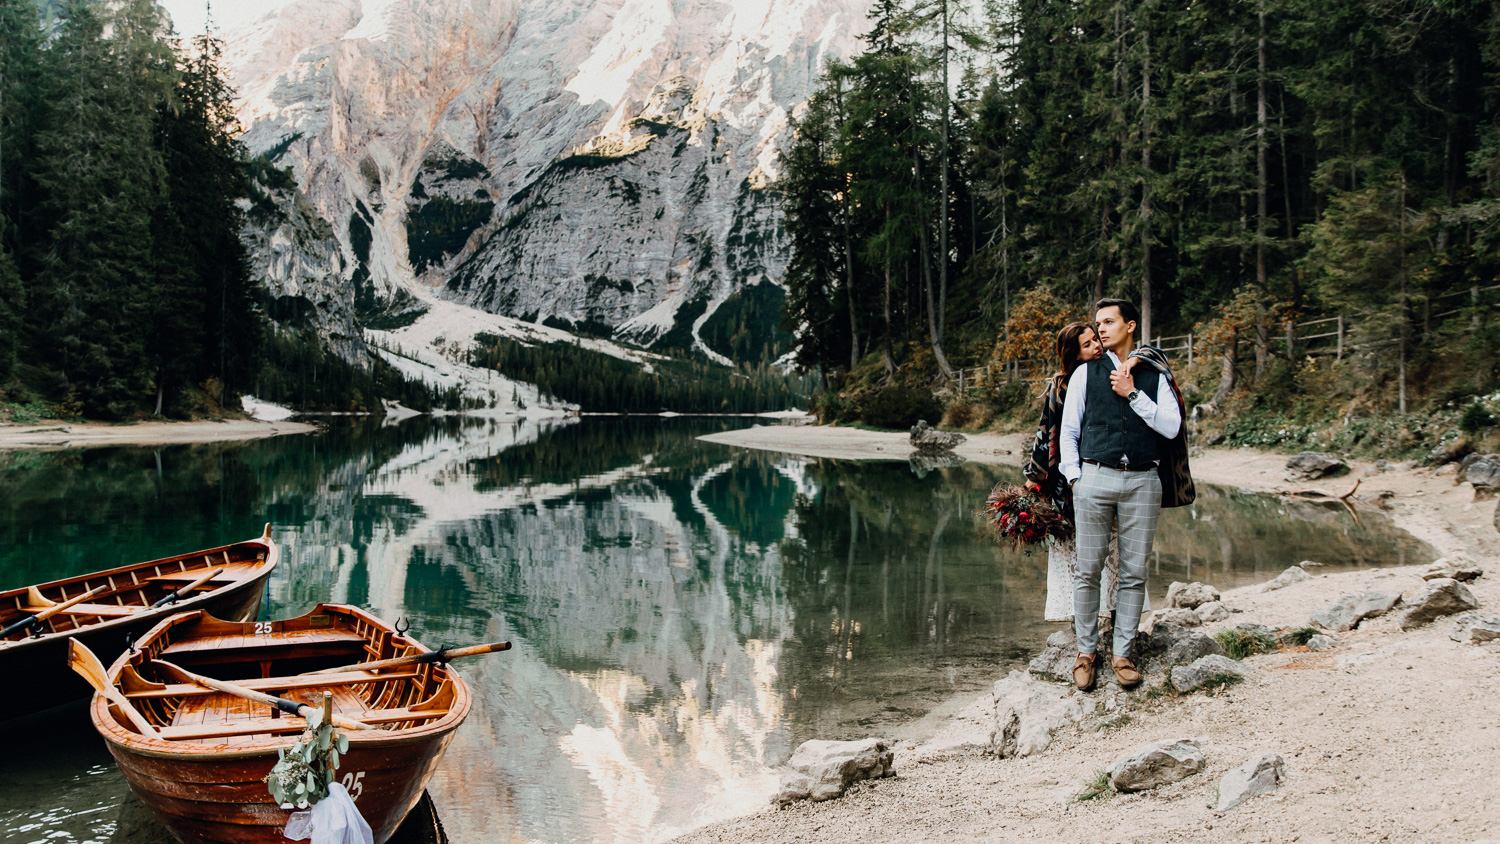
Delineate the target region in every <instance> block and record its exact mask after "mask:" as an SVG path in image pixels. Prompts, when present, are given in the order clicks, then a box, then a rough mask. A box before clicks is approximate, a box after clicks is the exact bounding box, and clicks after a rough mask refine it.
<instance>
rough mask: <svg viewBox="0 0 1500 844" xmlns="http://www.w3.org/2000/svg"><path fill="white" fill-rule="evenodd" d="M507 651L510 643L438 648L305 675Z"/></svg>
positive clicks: (364, 669)
mask: <svg viewBox="0 0 1500 844" xmlns="http://www.w3.org/2000/svg"><path fill="white" fill-rule="evenodd" d="M508 650H510V642H489V643H487V644H483V645H468V646H465V647H462V648H438V649H437V650H435V651H426V652H424V653H419V654H412V655H410V656H397V657H391V658H390V659H379V660H376V661H374V662H356V663H353V664H351V665H340V666H338V667H337V668H321V669H319V670H317V671H308V672H306V673H308V674H338V673H340V672H343V671H378V670H380V669H383V668H400V667H402V666H405V665H421V664H423V663H427V662H451V661H452V660H455V659H458V658H459V657H463V656H479V655H480V654H488V653H496V652H498V651H508Z"/></svg>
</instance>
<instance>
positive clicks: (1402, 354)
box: [1396, 170, 1407, 415]
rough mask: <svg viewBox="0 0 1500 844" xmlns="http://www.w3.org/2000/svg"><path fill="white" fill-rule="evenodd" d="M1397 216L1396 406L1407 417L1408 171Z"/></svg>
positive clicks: (1402, 176)
mask: <svg viewBox="0 0 1500 844" xmlns="http://www.w3.org/2000/svg"><path fill="white" fill-rule="evenodd" d="M1396 214H1397V216H1399V217H1400V218H1401V241H1400V243H1398V244H1397V247H1398V248H1399V249H1400V250H1401V270H1400V272H1398V273H1397V275H1398V276H1399V277H1398V279H1397V283H1398V284H1400V288H1399V289H1398V292H1397V299H1396V318H1397V323H1396V328H1397V330H1396V346H1397V349H1398V359H1397V364H1396V370H1397V372H1396V406H1397V409H1398V410H1399V411H1400V412H1401V413H1402V414H1403V415H1405V413H1406V324H1407V318H1406V171H1405V170H1402V171H1401V201H1400V203H1399V204H1398V205H1397V206H1396Z"/></svg>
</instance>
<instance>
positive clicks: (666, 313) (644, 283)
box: [225, 0, 870, 355]
mask: <svg viewBox="0 0 1500 844" xmlns="http://www.w3.org/2000/svg"><path fill="white" fill-rule="evenodd" d="M869 5H870V2H869V0H735V2H733V3H727V2H722V0H294V2H289V3H284V4H282V5H280V6H277V7H275V8H273V9H271V10H270V11H268V12H267V14H266V15H265V16H264V17H262V18H261V19H259V20H258V21H255V22H254V23H251V24H249V25H245V26H242V27H240V28H239V29H237V30H235V31H233V32H231V33H230V34H229V35H228V36H227V38H226V40H227V46H226V54H225V55H226V61H227V62H228V64H229V69H230V74H231V80H232V82H233V84H234V85H235V86H236V88H237V90H238V91H239V92H240V96H241V99H240V102H239V109H240V114H241V118H242V121H243V124H244V125H245V127H246V134H245V140H246V142H247V144H248V145H249V147H250V149H251V151H252V152H253V153H257V154H261V155H264V156H265V157H266V158H268V159H270V160H271V161H272V162H273V163H275V164H276V165H277V166H281V167H290V168H291V169H292V171H293V173H294V175H295V176H296V179H297V182H298V184H299V185H301V187H302V190H303V192H304V194H305V198H306V201H307V203H308V204H309V205H310V206H311V207H312V208H313V209H315V210H316V212H317V213H318V214H319V215H321V216H322V217H323V218H324V219H326V220H327V221H328V222H329V223H330V227H331V229H332V231H333V234H334V237H335V238H336V239H337V242H338V251H339V252H340V253H341V254H342V258H343V260H342V263H341V265H340V266H342V268H343V269H342V272H341V273H340V274H339V276H338V277H337V278H331V279H329V282H328V283H329V284H333V285H338V286H341V287H342V288H344V289H346V290H347V291H349V295H350V296H352V297H353V299H354V301H355V302H356V304H357V305H358V309H359V311H360V313H361V314H362V315H363V317H364V318H365V319H367V320H368V319H376V320H379V319H396V320H397V321H399V320H400V319H409V318H410V317H411V315H412V314H414V313H415V312H416V311H417V310H418V308H417V307H415V306H414V305H413V303H414V302H415V301H416V299H415V298H413V297H411V296H409V295H407V292H408V291H411V290H412V289H413V286H414V285H424V286H426V287H428V288H431V289H433V290H434V291H436V292H437V293H438V294H439V295H441V296H442V297H444V298H449V299H453V300H456V301H460V302H464V303H467V304H470V305H473V306H476V307H480V308H483V309H486V310H490V311H493V312H496V313H502V314H505V315H508V316H515V317H521V318H523V319H528V320H534V321H542V320H551V321H553V322H554V323H555V324H563V325H575V326H576V325H588V326H590V327H591V328H593V329H595V330H602V329H610V330H615V331H617V333H619V334H620V335H621V336H627V337H631V338H634V339H637V340H641V341H645V342H651V341H660V340H661V339H662V338H663V337H666V336H668V335H673V334H674V330H677V329H685V330H686V331H687V336H685V337H684V336H681V334H680V332H678V334H677V335H676V340H680V341H682V345H683V346H684V347H686V346H692V345H697V346H699V347H700V348H703V347H702V344H701V342H700V341H699V340H698V339H697V338H698V328H699V327H701V326H702V324H703V322H704V321H705V320H707V319H709V318H711V316H712V313H713V311H714V310H715V309H716V308H717V307H718V306H719V304H720V303H722V302H724V301H725V300H726V299H728V298H730V297H731V296H733V295H734V294H735V293H736V292H737V291H740V290H742V289H743V288H745V287H746V286H748V285H754V284H757V283H759V282H761V281H762V280H763V279H766V280H769V281H771V282H773V283H774V282H776V281H778V280H779V278H780V275H781V273H782V271H783V268H784V264H785V258H786V246H785V243H784V241H783V238H782V236H781V233H780V227H779V224H778V222H777V219H776V215H777V211H776V204H775V202H774V199H773V197H771V196H770V192H769V191H768V190H767V187H768V185H769V184H770V183H771V181H772V180H773V179H774V178H775V176H776V175H777V168H776V150H777V148H778V146H779V144H780V143H781V142H782V141H783V139H784V138H785V136H786V132H787V118H788V114H789V113H790V112H791V110H793V109H794V108H795V107H796V106H797V105H798V104H800V103H801V102H803V101H804V100H805V99H806V98H807V96H808V95H809V94H810V93H811V91H812V89H813V87H814V85H815V84H816V81H817V78H818V75H819V74H820V72H821V69H822V67H823V65H824V63H825V61H826V60H827V59H828V58H830V57H834V56H841V55H847V54H849V53H851V52H853V51H854V49H856V48H857V46H858V41H857V38H858V35H859V34H860V33H861V32H862V31H863V29H864V28H865V26H866V21H865V13H866V11H867V9H868V6H869ZM322 264H323V265H328V262H327V261H323V262H322ZM759 298H760V299H761V300H766V299H765V297H759ZM766 301H769V300H766ZM403 314H404V315H403ZM703 350H704V351H708V352H709V353H710V354H711V355H713V354H715V353H714V352H713V351H712V350H709V349H706V348H703Z"/></svg>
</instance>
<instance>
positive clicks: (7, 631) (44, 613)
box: [0, 586, 109, 639]
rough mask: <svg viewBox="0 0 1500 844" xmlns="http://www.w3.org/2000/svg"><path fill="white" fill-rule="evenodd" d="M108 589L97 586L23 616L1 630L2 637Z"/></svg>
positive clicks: (28, 626)
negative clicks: (32, 614) (35, 612)
mask: <svg viewBox="0 0 1500 844" xmlns="http://www.w3.org/2000/svg"><path fill="white" fill-rule="evenodd" d="M107 591H109V587H108V586H97V587H95V588H93V589H90V590H89V591H87V592H85V593H83V594H82V595H78V596H76V597H73V598H69V599H68V600H66V601H63V602H62V603H60V604H53V605H52V606H50V607H48V608H46V609H44V610H42V611H41V612H39V613H37V614H36V615H34V616H31V617H30V618H23V619H21V620H20V621H18V622H16V623H15V624H12V625H10V626H9V627H7V628H5V629H4V630H0V639H3V638H5V637H6V636H9V635H10V634H12V633H14V632H16V631H17V630H21V629H23V628H24V629H30V628H32V627H35V626H36V625H38V624H40V623H41V622H42V621H44V620H46V619H49V618H51V617H52V616H54V615H57V614H58V613H60V612H62V611H63V610H65V609H67V608H68V607H71V606H73V605H74V604H81V603H83V602H84V601H87V600H88V599H90V598H92V597H94V596H95V595H97V594H99V593H100V592H107Z"/></svg>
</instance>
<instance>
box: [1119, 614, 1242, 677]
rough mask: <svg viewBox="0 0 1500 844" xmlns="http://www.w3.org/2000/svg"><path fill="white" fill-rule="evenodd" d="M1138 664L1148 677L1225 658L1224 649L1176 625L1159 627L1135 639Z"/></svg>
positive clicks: (1207, 637)
mask: <svg viewBox="0 0 1500 844" xmlns="http://www.w3.org/2000/svg"><path fill="white" fill-rule="evenodd" d="M1135 647H1136V651H1135V652H1136V662H1137V663H1139V664H1140V666H1141V670H1142V671H1145V672H1146V673H1148V674H1157V673H1160V672H1163V671H1166V670H1167V669H1169V668H1171V667H1172V666H1174V665H1183V664H1186V663H1189V662H1192V661H1193V660H1195V659H1198V658H1199V657H1205V656H1209V655H1211V654H1218V655H1220V656H1223V655H1224V646H1223V645H1221V644H1219V643H1218V641H1217V640H1216V639H1214V637H1212V636H1209V635H1207V634H1205V633H1201V632H1199V631H1197V630H1189V629H1188V628H1186V627H1179V626H1177V625H1175V624H1165V623H1160V624H1157V625H1155V626H1154V627H1153V628H1152V629H1151V632H1150V633H1149V634H1148V633H1141V634H1140V635H1138V636H1137V637H1136V640H1135Z"/></svg>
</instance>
